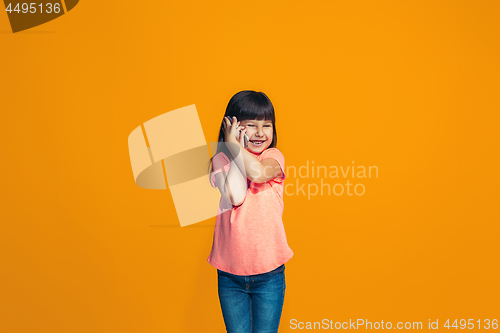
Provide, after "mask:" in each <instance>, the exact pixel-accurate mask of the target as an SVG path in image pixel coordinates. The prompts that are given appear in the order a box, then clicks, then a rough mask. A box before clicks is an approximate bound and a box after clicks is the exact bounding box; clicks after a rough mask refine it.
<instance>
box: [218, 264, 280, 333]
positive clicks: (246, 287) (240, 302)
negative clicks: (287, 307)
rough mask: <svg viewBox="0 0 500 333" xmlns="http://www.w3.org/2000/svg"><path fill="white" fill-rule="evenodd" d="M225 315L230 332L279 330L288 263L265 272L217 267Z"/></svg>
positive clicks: (269, 331) (271, 331) (267, 332)
mask: <svg viewBox="0 0 500 333" xmlns="http://www.w3.org/2000/svg"><path fill="white" fill-rule="evenodd" d="M217 283H218V292H219V301H220V305H221V309H222V316H223V317H224V323H225V324H226V331H227V332H228V333H276V332H278V327H279V324H280V319H281V310H282V309H283V302H284V300H285V289H286V283H285V264H283V265H281V266H280V267H278V268H276V269H274V270H272V271H270V272H267V273H263V274H257V275H234V274H230V273H227V272H224V271H221V270H219V269H217Z"/></svg>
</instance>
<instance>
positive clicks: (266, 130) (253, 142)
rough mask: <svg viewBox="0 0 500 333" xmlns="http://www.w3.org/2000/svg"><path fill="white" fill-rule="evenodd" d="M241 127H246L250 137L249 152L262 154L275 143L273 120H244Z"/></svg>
mask: <svg viewBox="0 0 500 333" xmlns="http://www.w3.org/2000/svg"><path fill="white" fill-rule="evenodd" d="M240 126H244V127H245V128H246V129H247V130H246V132H245V133H246V134H247V135H248V139H249V140H248V148H247V150H249V151H251V152H253V153H256V154H260V153H262V152H263V151H264V150H266V149H267V148H268V147H269V146H270V145H271V143H272V142H273V121H272V120H242V121H240Z"/></svg>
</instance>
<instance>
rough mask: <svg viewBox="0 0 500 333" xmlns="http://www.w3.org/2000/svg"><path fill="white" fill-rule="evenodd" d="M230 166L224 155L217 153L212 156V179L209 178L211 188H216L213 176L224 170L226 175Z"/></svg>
mask: <svg viewBox="0 0 500 333" xmlns="http://www.w3.org/2000/svg"><path fill="white" fill-rule="evenodd" d="M230 164H231V163H230V161H229V158H227V156H226V154H224V153H218V154H216V155H215V156H214V158H213V159H212V177H211V178H210V182H211V183H212V186H213V187H216V186H217V184H215V175H216V174H218V173H219V172H221V171H222V170H224V172H225V173H228V172H229V166H230Z"/></svg>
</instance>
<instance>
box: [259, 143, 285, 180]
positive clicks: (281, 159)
mask: <svg viewBox="0 0 500 333" xmlns="http://www.w3.org/2000/svg"><path fill="white" fill-rule="evenodd" d="M267 158H272V159H274V160H276V161H277V162H278V164H279V165H280V167H281V172H282V173H283V177H276V178H274V179H273V180H274V181H275V182H277V183H281V182H283V181H284V180H285V179H286V175H285V156H283V154H282V153H281V151H279V149H278V148H269V149H267V150H266V151H265V152H263V153H262V159H261V161H262V160H265V159H267Z"/></svg>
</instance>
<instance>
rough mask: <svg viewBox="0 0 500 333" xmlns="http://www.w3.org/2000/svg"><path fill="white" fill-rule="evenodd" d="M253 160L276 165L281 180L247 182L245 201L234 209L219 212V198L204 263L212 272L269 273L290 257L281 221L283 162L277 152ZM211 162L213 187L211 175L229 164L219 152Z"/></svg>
mask: <svg viewBox="0 0 500 333" xmlns="http://www.w3.org/2000/svg"><path fill="white" fill-rule="evenodd" d="M251 153H252V152H251ZM252 154H254V153H252ZM254 156H255V157H257V159H258V160H259V161H262V160H263V159H266V158H272V159H275V160H276V161H278V163H279V165H280V166H281V171H282V172H283V176H284V177H276V178H274V179H272V180H270V181H267V182H265V183H254V182H251V181H250V180H248V179H247V184H248V190H247V194H246V197H245V200H244V201H243V203H242V204H241V205H240V206H237V207H232V205H230V204H229V207H232V208H231V209H224V208H223V207H227V206H228V204H227V203H225V204H223V201H224V198H223V197H221V199H220V203H219V210H218V215H217V218H216V222H215V229H214V239H213V245H212V251H211V253H210V256H209V257H208V259H207V261H208V262H209V263H210V264H211V265H212V266H214V267H215V268H218V269H220V270H221V271H224V272H228V273H231V274H235V275H255V274H261V273H266V272H270V271H272V270H273V269H275V268H278V267H279V266H281V265H282V264H284V263H285V262H287V261H288V260H290V259H291V258H292V256H293V251H292V249H290V247H289V246H288V243H287V239H286V234H285V227H284V225H283V220H282V216H283V208H284V204H283V182H284V180H285V178H286V175H285V158H284V156H283V154H282V153H281V152H280V151H279V150H278V149H277V148H268V149H266V150H264V151H263V152H262V153H261V154H260V155H257V154H254ZM212 162H213V164H212V165H213V170H214V171H213V173H212V178H211V182H212V185H213V186H216V184H215V174H217V173H218V172H221V171H222V170H224V171H225V172H228V171H229V167H230V164H229V159H228V158H227V156H226V155H225V154H224V153H222V152H221V153H219V154H216V155H215V157H214V158H213V160H212ZM235 167H236V166H235Z"/></svg>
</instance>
